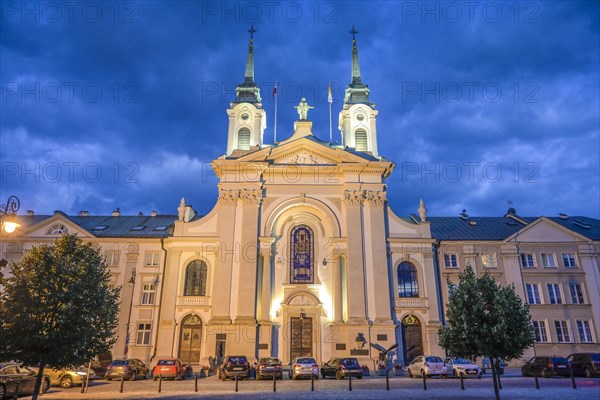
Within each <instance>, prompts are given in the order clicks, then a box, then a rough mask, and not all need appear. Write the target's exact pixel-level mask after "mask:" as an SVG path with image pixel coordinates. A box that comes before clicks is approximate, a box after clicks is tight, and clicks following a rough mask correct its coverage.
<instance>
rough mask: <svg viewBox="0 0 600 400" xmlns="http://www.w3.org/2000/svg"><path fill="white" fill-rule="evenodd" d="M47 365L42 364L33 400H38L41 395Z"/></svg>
mask: <svg viewBox="0 0 600 400" xmlns="http://www.w3.org/2000/svg"><path fill="white" fill-rule="evenodd" d="M45 366H46V364H45V363H40V369H39V371H38V374H37V378H36V380H35V387H34V389H33V395H32V396H31V400H37V399H38V395H39V393H40V388H41V387H42V379H43V378H44V367H45Z"/></svg>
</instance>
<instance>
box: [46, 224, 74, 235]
mask: <svg viewBox="0 0 600 400" xmlns="http://www.w3.org/2000/svg"><path fill="white" fill-rule="evenodd" d="M67 233H69V230H68V229H67V227H66V226H64V225H63V224H54V225H52V226H51V227H50V228H48V230H47V231H46V235H66V234H67Z"/></svg>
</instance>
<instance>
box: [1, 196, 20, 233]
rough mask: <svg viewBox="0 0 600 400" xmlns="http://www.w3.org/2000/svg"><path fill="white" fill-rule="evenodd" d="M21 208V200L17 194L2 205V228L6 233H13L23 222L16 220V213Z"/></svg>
mask: <svg viewBox="0 0 600 400" xmlns="http://www.w3.org/2000/svg"><path fill="white" fill-rule="evenodd" d="M19 208H21V202H20V201H19V198H18V197H17V196H10V197H9V198H8V200H7V201H6V203H5V204H2V206H1V207H0V228H4V230H5V231H6V233H13V232H14V231H15V229H17V228H18V227H20V226H21V224H19V223H17V222H16V221H15V215H17V211H19Z"/></svg>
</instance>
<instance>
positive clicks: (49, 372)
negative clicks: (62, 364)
mask: <svg viewBox="0 0 600 400" xmlns="http://www.w3.org/2000/svg"><path fill="white" fill-rule="evenodd" d="M30 369H31V370H32V371H34V372H35V373H36V374H37V373H38V370H39V369H38V368H37V367H31V368H30ZM94 375H95V372H94V370H90V376H94ZM44 376H47V377H48V378H49V379H50V385H60V386H61V387H63V388H65V389H68V388H70V387H73V386H75V385H83V384H84V383H85V380H86V379H87V368H86V367H83V366H82V367H79V368H74V369H53V368H52V367H45V368H44Z"/></svg>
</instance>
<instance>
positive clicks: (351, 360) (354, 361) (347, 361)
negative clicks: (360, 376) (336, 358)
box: [342, 358, 358, 366]
mask: <svg viewBox="0 0 600 400" xmlns="http://www.w3.org/2000/svg"><path fill="white" fill-rule="evenodd" d="M342 364H343V365H348V366H349V365H353V366H354V365H358V360H357V359H356V358H345V359H343V360H342Z"/></svg>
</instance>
